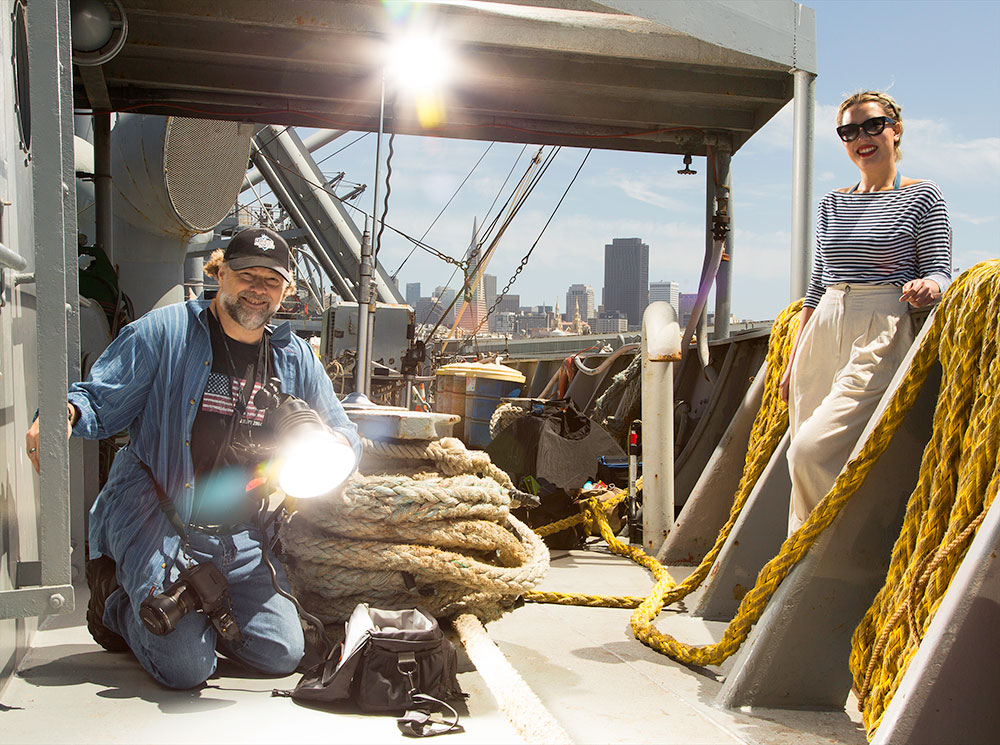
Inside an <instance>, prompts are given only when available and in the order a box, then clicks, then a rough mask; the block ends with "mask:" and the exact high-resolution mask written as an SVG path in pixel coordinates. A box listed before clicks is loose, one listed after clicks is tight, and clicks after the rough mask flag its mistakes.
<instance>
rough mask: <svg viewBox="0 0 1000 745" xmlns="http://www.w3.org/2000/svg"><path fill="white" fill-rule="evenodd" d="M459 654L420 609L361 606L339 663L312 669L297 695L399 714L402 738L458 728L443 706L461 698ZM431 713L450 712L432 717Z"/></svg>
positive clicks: (354, 615)
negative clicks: (447, 702) (445, 715)
mask: <svg viewBox="0 0 1000 745" xmlns="http://www.w3.org/2000/svg"><path fill="white" fill-rule="evenodd" d="M457 674H458V655H457V653H456V651H455V646H454V645H453V644H452V643H451V641H449V640H448V639H447V638H446V637H445V635H444V633H443V632H442V631H441V627H440V626H439V625H438V622H437V620H436V619H434V618H433V617H431V616H429V615H427V614H425V613H423V612H421V611H419V610H417V609H415V608H410V609H406V610H379V609H377V608H370V607H369V606H367V605H365V604H361V605H358V606H357V608H355V609H354V613H352V614H351V619H350V620H349V621H348V623H347V635H346V639H345V641H344V644H343V645H342V653H341V655H340V659H339V661H338V660H335V659H334V658H333V656H331V658H330V659H329V660H327V661H326V662H324V663H321V664H318V665H315V666H314V667H312V668H310V669H309V670H308V671H307V672H306V673H305V674H304V675H303V676H302V680H300V681H299V683H298V685H297V686H296V687H295V689H294V690H293V691H292V692H291V697H292V698H294V699H297V700H300V701H309V702H314V703H333V702H337V701H344V700H348V699H349V700H350V701H352V702H353V703H354V704H355V705H356V706H357V707H358V708H359V709H360V710H361V711H364V712H369V713H386V712H397V713H403V716H402V717H400V718H399V719H398V720H397V724H398V725H399V729H400V731H402V732H403V734H407V735H412V736H416V737H427V736H430V735H437V734H443V733H444V732H450V731H455V730H460V729H461V728H460V727H459V726H458V713H457V712H456V711H455V710H454V708H452V707H451V706H449V705H448V704H446V703H445V701H446V700H449V699H457V698H462V697H463V696H464V694H463V693H462V690H461V688H459V685H458V675H457ZM432 711H443V712H445V713H446V714H448V715H449V719H448V720H445V721H440V720H432V719H431V713H432Z"/></svg>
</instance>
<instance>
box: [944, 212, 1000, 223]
mask: <svg viewBox="0 0 1000 745" xmlns="http://www.w3.org/2000/svg"><path fill="white" fill-rule="evenodd" d="M951 217H952V218H953V219H955V220H961V221H962V222H967V223H971V224H973V225H986V224H988V223H991V222H996V221H997V215H981V214H975V215H974V214H970V213H968V212H956V211H952V213H951Z"/></svg>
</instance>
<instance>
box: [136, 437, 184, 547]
mask: <svg viewBox="0 0 1000 745" xmlns="http://www.w3.org/2000/svg"><path fill="white" fill-rule="evenodd" d="M133 455H135V453H133ZM135 459H136V461H138V463H139V465H140V466H142V470H143V471H145V472H146V475H147V476H149V480H150V481H152V482H153V489H155V490H156V501H157V502H159V504H160V511H161V512H163V514H164V515H166V516H167V520H169V521H170V524H171V525H172V526H173V527H174V530H176V531H177V535H179V536H180V537H181V540H182V541H184V545H185V546H187V543H188V536H187V529H186V528H185V526H184V522H183V521H182V520H181V518H180V515H178V514H177V507H176V506H175V505H174V502H173V500H172V499H171V498H170V497H168V496H167V493H166V492H165V491H163V487H162V486H160V484H159V482H158V481H157V480H156V477H155V476H153V471H152V470H151V469H150V468H149V466H147V465H146V464H145V463H144V462H143V460H142V458H140V457H139V456H138V455H136V456H135Z"/></svg>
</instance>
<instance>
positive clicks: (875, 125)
mask: <svg viewBox="0 0 1000 745" xmlns="http://www.w3.org/2000/svg"><path fill="white" fill-rule="evenodd" d="M895 123H896V120H895V119H893V118H892V117H891V116H873V117H872V118H871V119H867V120H865V121H863V122H861V124H842V125H840V126H839V127H837V134H838V135H839V136H840V139H842V140H843V141H844V142H854V141H855V140H856V139H858V137H859V136H860V135H861V130H864V131H865V134H866V135H868V136H869V137H875V136H877V135H880V134H882V130H884V129H885V125H886V124H895Z"/></svg>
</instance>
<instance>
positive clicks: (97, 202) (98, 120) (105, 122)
mask: <svg viewBox="0 0 1000 745" xmlns="http://www.w3.org/2000/svg"><path fill="white" fill-rule="evenodd" d="M84 69H90V68H84ZM111 186H112V184H111V112H110V111H100V112H98V111H95V112H94V228H95V230H94V232H95V234H96V235H95V239H94V242H95V243H96V244H97V246H98V247H99V248H101V249H102V250H103V251H104V253H105V255H106V256H107V257H108V261H110V262H111V266H114V265H115V249H114V243H113V235H112V234H113V232H114V231H113V230H112V201H111V199H112V198H111Z"/></svg>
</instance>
